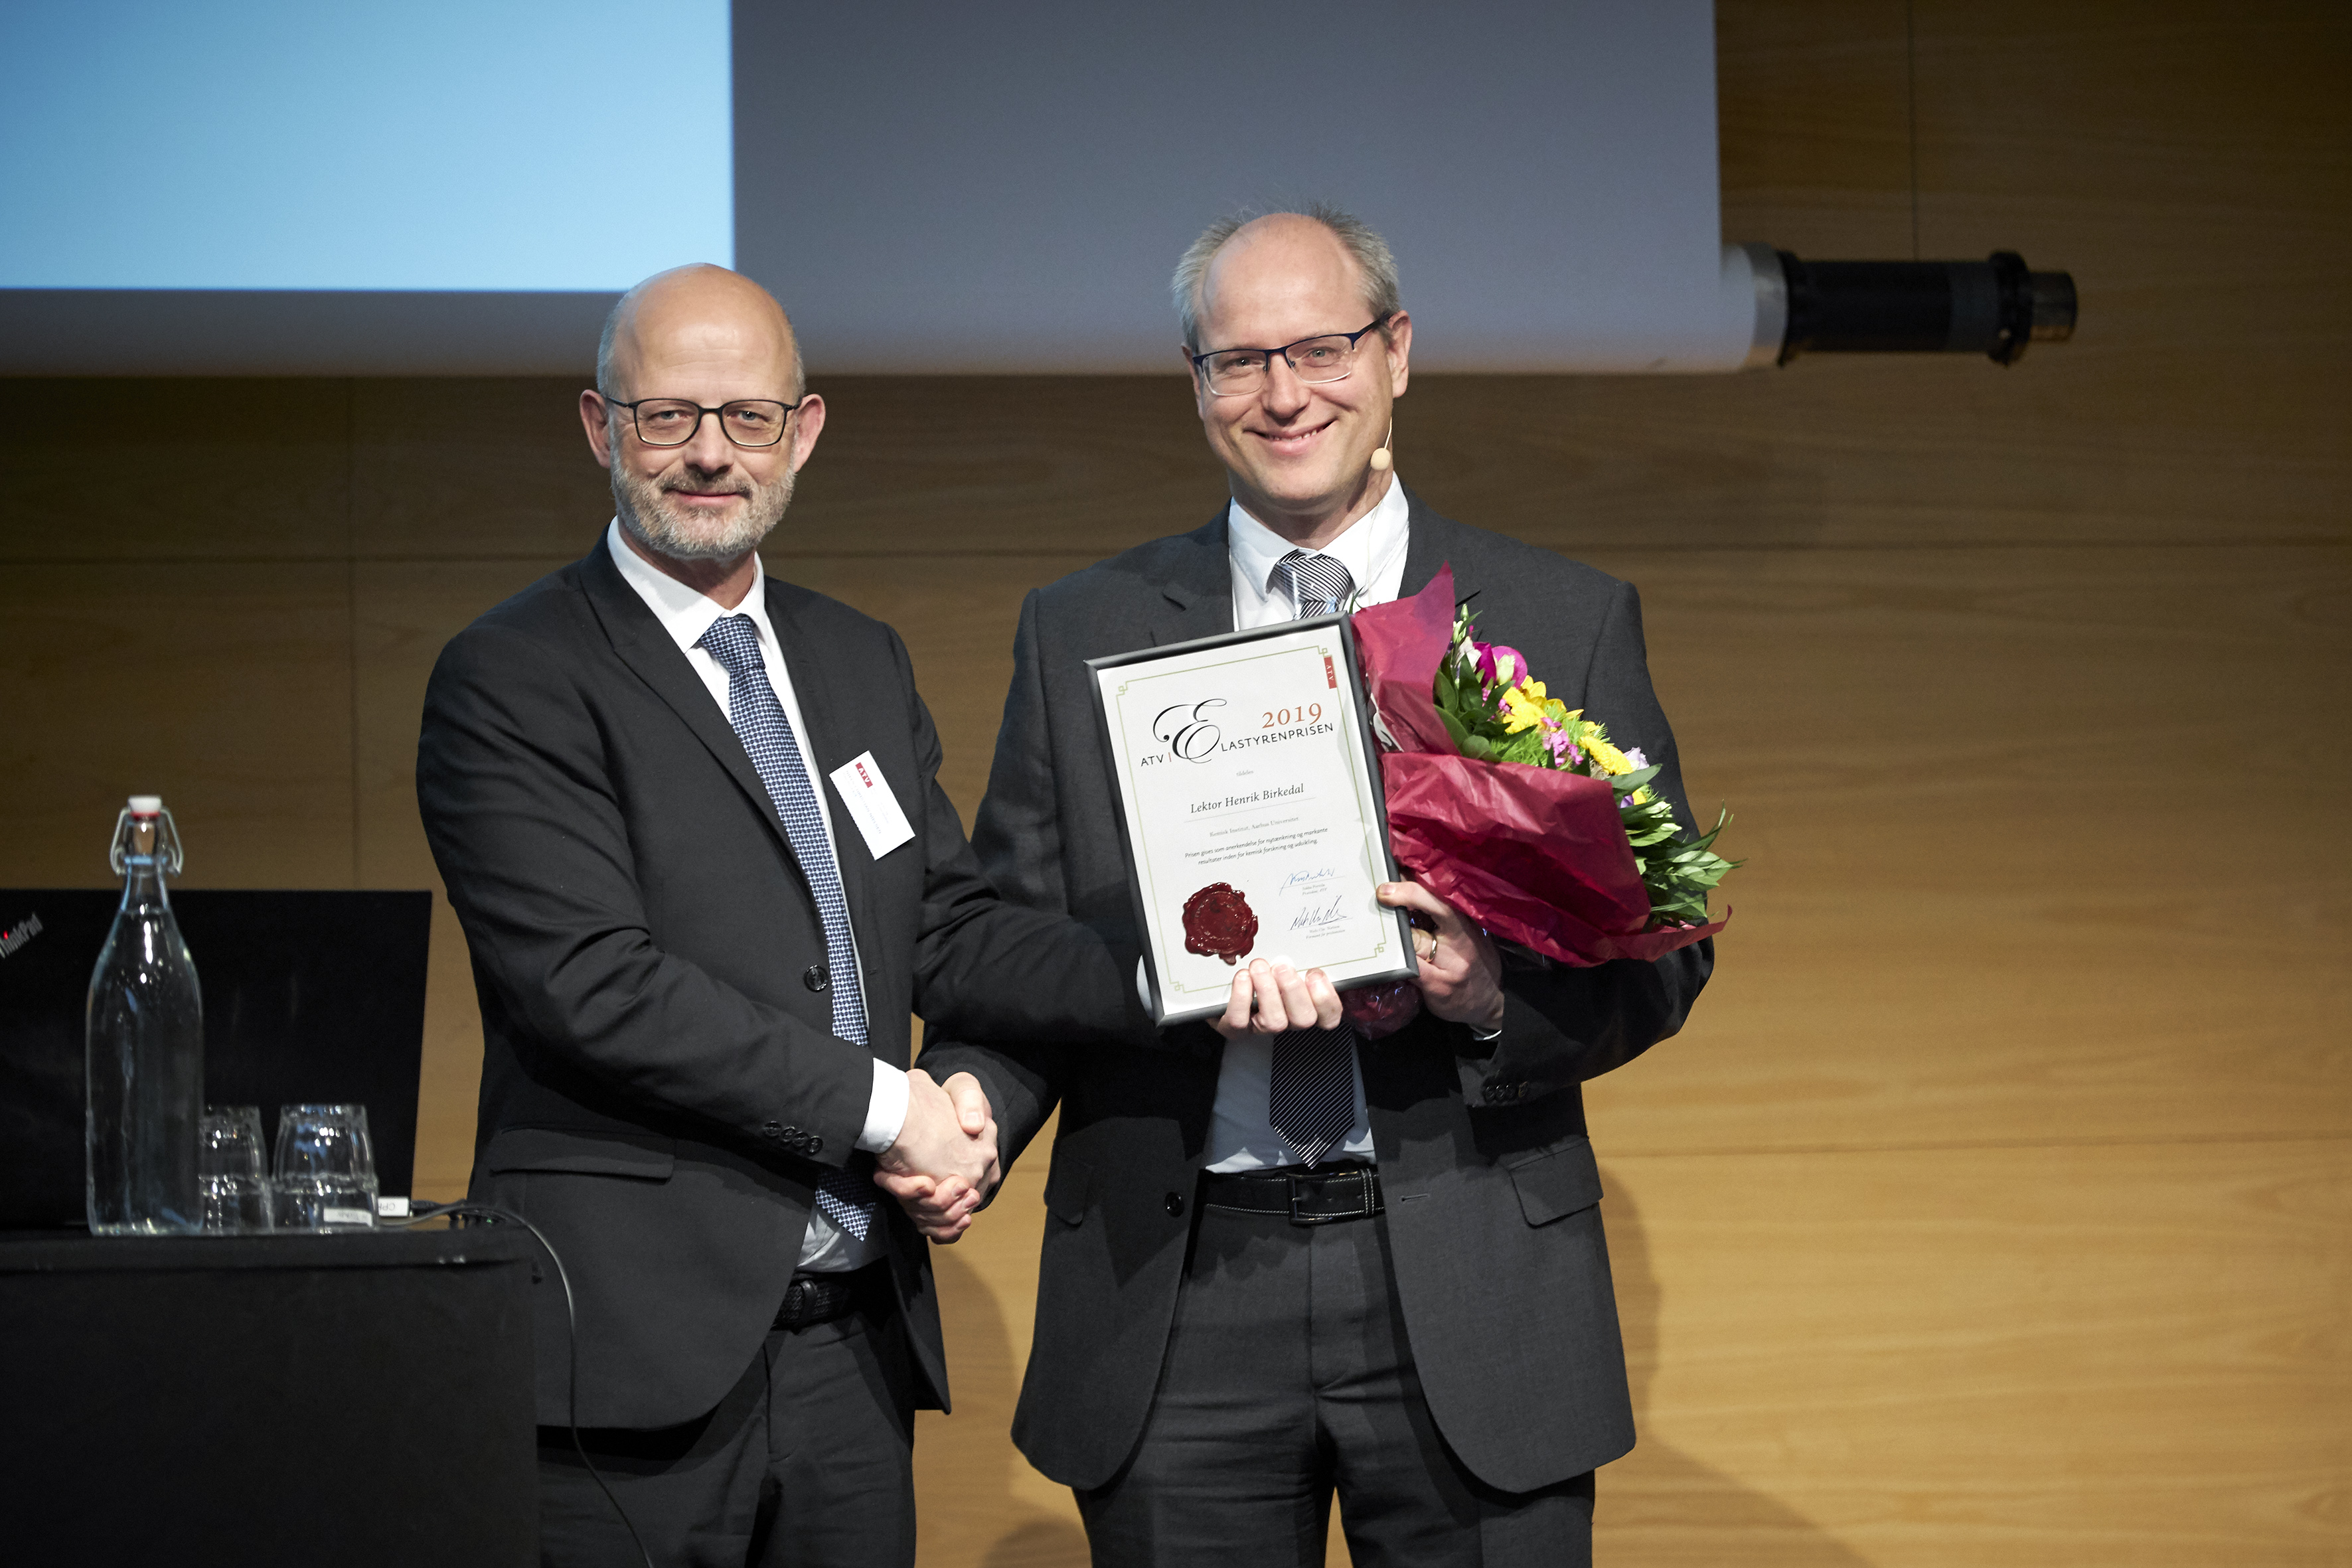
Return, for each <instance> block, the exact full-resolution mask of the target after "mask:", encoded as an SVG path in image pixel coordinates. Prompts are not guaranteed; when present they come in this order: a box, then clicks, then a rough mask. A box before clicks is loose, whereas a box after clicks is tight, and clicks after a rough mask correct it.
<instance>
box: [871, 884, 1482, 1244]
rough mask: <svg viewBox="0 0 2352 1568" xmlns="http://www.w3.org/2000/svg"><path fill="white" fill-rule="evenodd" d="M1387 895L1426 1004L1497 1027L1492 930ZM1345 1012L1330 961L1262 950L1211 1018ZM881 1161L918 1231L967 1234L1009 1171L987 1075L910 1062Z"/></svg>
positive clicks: (1411, 889)
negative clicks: (1408, 936)
mask: <svg viewBox="0 0 2352 1568" xmlns="http://www.w3.org/2000/svg"><path fill="white" fill-rule="evenodd" d="M1378 897H1379V899H1380V900H1381V903H1383V904H1386V905H1388V906H1390V907H1391V908H1392V909H1402V910H1407V911H1409V913H1410V915H1411V917H1412V922H1413V953H1414V956H1415V957H1416V958H1417V959H1418V960H1419V961H1420V964H1421V973H1420V975H1419V977H1418V979H1417V981H1416V982H1415V984H1418V985H1419V986H1420V988H1421V993H1422V1003H1423V1006H1424V1007H1426V1008H1427V1009H1428V1010H1429V1011H1430V1012H1431V1013H1432V1014H1433V1015H1435V1016H1438V1017H1440V1018H1445V1019H1449V1020H1452V1021H1454V1022H1456V1023H1463V1024H1468V1025H1470V1026H1473V1027H1475V1028H1479V1029H1492V1028H1494V1027H1496V1026H1498V1025H1499V1024H1500V1023H1501V1020H1502V1012H1503V990H1502V960H1501V958H1500V957H1499V956H1498V955H1497V954H1496V952H1495V944H1494V943H1493V942H1492V941H1490V940H1489V939H1488V938H1487V936H1486V932H1485V931H1481V930H1480V929H1479V928H1478V927H1476V926H1475V925H1473V924H1471V923H1470V922H1469V921H1465V920H1464V919H1463V918H1462V916H1461V915H1460V914H1459V913H1457V912H1456V911H1455V910H1454V907H1453V906H1452V905H1450V904H1448V903H1446V902H1445V901H1444V900H1442V899H1439V898H1438V897H1437V896H1436V895H1435V894H1433V893H1432V892H1430V891H1429V890H1428V889H1425V888H1423V887H1422V886H1421V885H1420V884H1419V883H1417V882H1384V883H1382V884H1381V888H1380V889H1379V894H1378ZM1340 1017H1341V1005H1340V1001H1339V992H1338V991H1337V990H1336V989H1335V988H1334V987H1333V986H1332V984H1331V982H1330V979H1329V977H1328V976H1327V975H1325V973H1323V972H1322V971H1321V970H1319V969H1310V970H1307V971H1306V972H1305V973H1300V972H1299V971H1298V970H1297V969H1296V968H1294V967H1292V965H1291V963H1290V962H1289V961H1288V960H1287V959H1280V958H1277V959H1273V960H1268V959H1264V958H1260V959H1255V960H1253V961H1252V962H1251V963H1249V964H1248V965H1247V966H1246V967H1244V968H1242V969H1239V970H1236V971H1235V972H1234V984H1233V990H1232V993H1231V994H1230V995H1229V997H1228V998H1227V1001H1226V1004H1225V1010H1224V1012H1223V1013H1222V1014H1220V1015H1218V1016H1216V1017H1214V1018H1213V1019H1211V1020H1210V1021H1209V1022H1210V1024H1211V1026H1213V1028H1215V1030H1216V1031H1217V1033H1218V1034H1220V1035H1222V1036H1223V1037H1225V1038H1226V1039H1228V1040H1233V1039H1238V1038H1240V1037H1243V1036H1244V1035H1262V1036H1270V1035H1280V1034H1283V1033H1285V1032H1286V1031H1288V1030H1291V1029H1309V1028H1312V1029H1329V1028H1336V1027H1337V1026H1339V1022H1340ZM877 1166H878V1168H877V1170H876V1172H875V1173H874V1180H875V1182H876V1183H877V1184H878V1185H879V1186H881V1187H882V1188H883V1190H884V1191H886V1192H887V1193H889V1194H890V1195H891V1196H893V1197H895V1198H897V1199H898V1203H899V1205H900V1206H901V1207H903V1208H904V1209H905V1210H906V1211H907V1215H908V1218H910V1219H912V1220H913V1221H914V1222H915V1228H916V1229H917V1230H918V1231H919V1232H921V1233H922V1234H923V1235H924V1236H925V1237H929V1239H930V1240H932V1241H934V1242H938V1243H940V1244H941V1245H943V1246H944V1245H947V1244H950V1243H952V1242H954V1241H956V1240H957V1239H958V1238H959V1237H961V1236H962V1235H963V1233H964V1232H965V1231H967V1230H969V1229H971V1222H972V1216H973V1215H975V1214H976V1213H978V1212H979V1209H980V1207H981V1205H982V1204H984V1203H986V1202H987V1201H988V1197H989V1194H992V1192H994V1191H995V1190H996V1184H997V1183H998V1182H999V1181H1000V1180H1001V1179H1002V1178H1003V1166H1002V1164H1001V1163H1000V1154H999V1150H998V1142H997V1130H996V1116H995V1112H994V1110H993V1109H992V1107H991V1106H990V1105H989V1103H988V1095H987V1093H986V1091H985V1090H983V1089H982V1087H981V1083H980V1080H979V1079H976V1078H974V1077H973V1076H972V1075H971V1074H970V1073H968V1072H960V1073H955V1074H952V1075H950V1077H949V1078H948V1079H947V1080H946V1081H945V1082H944V1083H935V1082H933V1081H932V1079H931V1078H930V1076H929V1074H928V1073H926V1072H924V1071H923V1070H922V1068H914V1069H912V1070H911V1071H909V1072H908V1074H907V1119H906V1121H905V1122H904V1123H903V1124H902V1125H901V1127H900V1129H899V1131H898V1141H897V1142H894V1143H892V1144H891V1145H890V1147H889V1148H888V1149H887V1150H885V1151H884V1152H882V1153H881V1154H880V1155H879V1156H878V1157H877Z"/></svg>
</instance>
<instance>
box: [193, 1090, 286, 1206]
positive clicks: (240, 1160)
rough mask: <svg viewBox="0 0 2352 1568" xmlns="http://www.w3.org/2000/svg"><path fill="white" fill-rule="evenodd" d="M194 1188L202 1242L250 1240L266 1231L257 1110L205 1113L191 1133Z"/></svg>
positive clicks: (216, 1108) (214, 1108) (211, 1108)
mask: <svg viewBox="0 0 2352 1568" xmlns="http://www.w3.org/2000/svg"><path fill="white" fill-rule="evenodd" d="M196 1187H197V1191H198V1194H199V1196H200V1198H201V1199H202V1202H203V1205H204V1231H205V1235H206V1236H249V1235H252V1234H254V1233H255V1232H257V1231H266V1230H268V1229H269V1228H270V1220H271V1215H270V1209H271V1203H270V1195H269V1178H268V1177H267V1176H265V1175H263V1174H262V1173H261V1107H259V1106H257V1105H207V1106H205V1115H204V1120H203V1121H201V1122H199V1123H198V1124H197V1127H196Z"/></svg>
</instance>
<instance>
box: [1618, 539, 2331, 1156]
mask: <svg viewBox="0 0 2352 1568" xmlns="http://www.w3.org/2000/svg"><path fill="white" fill-rule="evenodd" d="M1605 563H1607V564H1610V565H1612V566H1614V567H1616V568H1618V569H1620V570H1622V571H1623V572H1624V573H1625V574H1627V575H1629V576H1631V577H1633V578H1634V579H1635V580H1637V581H1638V582H1640V583H1641V584H1642V585H1643V591H1644V608H1645V612H1646V620H1647V624H1648V629H1649V633H1650V639H1651V647H1652V649H1653V656H1652V658H1653V666H1654V672H1655V675H1656V679H1657V683H1658V687H1659V690H1660V692H1661V695H1662V697H1663V698H1664V700H1665V702H1666V704H1667V710H1668V712H1669V714H1670V715H1672V716H1673V718H1674V719H1675V724H1676V728H1677V732H1678V739H1679V740H1680V742H1681V743H1682V745H1683V748H1684V751H1685V755H1686V757H1687V758H1688V782H1689V784H1690V788H1691V792H1692V795H1693V797H1694V800H1695V801H1696V802H1697V803H1699V804H1700V805H1702V807H1703V808H1704V809H1705V810H1706V811H1707V812H1708V813H1709V814H1711V813H1712V810H1713V805H1714V803H1715V802H1717V801H1718V800H1728V801H1729V802H1730V803H1731V805H1732V807H1733V809H1734V811H1735V812H1736V813H1737V814H1738V820H1737V821H1736V822H1735V823H1734V825H1733V826H1732V828H1731V829H1730V830H1729V832H1728V833H1727V835H1726V837H1725V840H1724V846H1725V848H1726V851H1727V853H1729V854H1731V855H1734V856H1744V857H1748V858H1749V860H1750V864H1749V865H1748V866H1747V867H1746V868H1743V869H1741V870H1740V871H1738V872H1736V873H1734V874H1733V876H1732V877H1731V878H1730V879H1729V881H1728V882H1727V884H1726V889H1725V891H1726V895H1727V901H1728V902H1729V903H1730V904H1731V905H1732V906H1733V908H1734V909H1735V910H1737V914H1736V915H1735V918H1734V921H1733V924H1732V927H1731V930H1730V931H1729V932H1727V935H1726V936H1725V938H1724V940H1723V942H1722V955H1723V966H1722V970H1721V973H1720V975H1719V977H1718V979H1717V983H1716V984H1715V985H1714V986H1713V987H1712V988H1711V990H1710V993H1709V994H1708V995H1707V996H1706V998H1705V999H1704V1001H1703V1003H1702V1005H1701V1006H1700V1008H1699V1009H1698V1011H1697V1013H1696V1015H1695V1016H1694V1019H1693V1022H1692V1024H1691V1026H1690V1027H1689V1029H1688V1030H1687V1031H1686V1032H1685V1035H1684V1037H1681V1038H1679V1039H1677V1040H1675V1041H1672V1042H1670V1043H1668V1044H1667V1045H1665V1046H1663V1047H1659V1048H1658V1050H1656V1051H1655V1052H1654V1053H1653V1054H1652V1056H1651V1057H1650V1058H1648V1059H1646V1060H1644V1061H1643V1062H1642V1063H1640V1064H1638V1065H1637V1066H1636V1067H1634V1068H1631V1069H1629V1070H1627V1071H1625V1072H1622V1073H1619V1074H1616V1075H1613V1076H1612V1077H1610V1078H1608V1079H1602V1080H1601V1082H1599V1083H1597V1084H1595V1085H1594V1086H1593V1088H1592V1097H1593V1101H1594V1104H1595V1106H1596V1108H1597V1110H1596V1115H1597V1117H1598V1119H1599V1121H1600V1123H1601V1125H1602V1126H1604V1127H1605V1128H1606V1131H1607V1142H1606V1144H1605V1146H1606V1147H1608V1148H1611V1149H1615V1150H1619V1151H1630V1150H1644V1151H1652V1150H1654V1151H1665V1150H1682V1151H1703V1150H1707V1149H1717V1148H1790V1149H1795V1148H1836V1147H1884V1146H1886V1145H1890V1144H1936V1143H1949V1142H1988V1141H1990V1142H2001V1141H2007V1140H2013V1139H2039V1138H2053V1137H2054V1138H2065V1137H2081V1138H2098V1139H2108V1138H2194V1137H2214V1136H2247V1135H2252V1134H2257V1133H2286V1132H2296V1133H2311V1132H2332V1133H2336V1134H2339V1135H2341V1134H2346V1133H2352V996H2347V994H2346V993H2345V991H2344V990H2343V989H2342V988H2340V987H2324V986H2322V985H2321V984H2317V981H2318V980H2319V977H2321V976H2324V975H2326V974H2328V973H2331V972H2332V971H2333V970H2334V969H2335V968H2336V967H2337V965H2338V964H2339V963H2340V958H2341V954H2342V952H2343V949H2344V942H2345V936H2346V929H2345V910H2344V905H2343V900H2342V898H2341V896H2340V893H2339V892H2338V890H2337V888H2336V878H2335V876H2334V873H2333V870H2332V868H2331V866H2330V864H2329V862H2328V860H2327V858H2326V857H2325V856H2324V855H2317V856H2314V855H2305V854H2301V853H2295V852H2281V847H2282V846H2284V845H2286V844H2322V843H2325V842H2327V841H2328V839H2329V838H2330V836H2331V835H2332V834H2333V832H2334V828H2333V826H2332V824H2333V822H2334V820H2335V818H2336V816H2337V815H2338V814H2339V813H2340V812H2341V810H2342V809H2343V806H2344V804H2345V795H2344V780H2345V779H2346V778H2347V776H2352V742H2347V741H2346V739H2345V736H2346V735H2347V732H2348V731H2352V686H2347V683H2346V681H2345V679H2344V671H2345V670H2346V669H2347V668H2352V551H2347V550H2346V549H2342V548H2337V547H2328V548H2322V549H2279V550H2252V549H2249V550H2233V551H2226V552H2224V551H2212V550H2158V549H2148V550H2138V551H2129V552H2123V551H2115V550H2058V549H2053V550H2039V551H1965V552H1951V551H1856V552H1844V551H1811V552H1755V553H1733V552H1721V553H1708V552H1696V553H1688V554H1674V555H1654V556H1649V557H1639V556H1634V555H1632V554H1628V555H1625V556H1622V557H1609V558H1606V560H1605ZM2247 765H2250V766H2251V769H2252V772H2251V773H2249V774H2247V775H2245V776H2244V777H2243V782H2242V787H2238V784H2237V781H2238V779H2239V776H2240V775H2239V774H2238V772H2237V770H2238V769H2239V768H2240V767H2241V766H2247Z"/></svg>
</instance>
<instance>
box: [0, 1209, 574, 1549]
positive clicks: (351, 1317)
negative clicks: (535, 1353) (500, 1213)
mask: <svg viewBox="0 0 2352 1568" xmlns="http://www.w3.org/2000/svg"><path fill="white" fill-rule="evenodd" d="M532 1251H533V1249H532V1247H531V1242H530V1237H528V1236H526V1235H523V1234H521V1233H520V1231H515V1232H509V1231H505V1230H500V1229H495V1228H493V1229H474V1230H444V1231H416V1232H396V1231H378V1232H373V1233H355V1234H348V1235H288V1236H263V1237H169V1238H146V1237H138V1238H132V1237H122V1238H115V1237H104V1238H100V1237H87V1236H79V1237H61V1236H58V1235H56V1234H54V1233H52V1234H46V1235H30V1234H25V1233H16V1234H12V1235H7V1236H5V1237H0V1412H5V1415H0V1499H5V1501H0V1520H5V1527H0V1534H5V1546H0V1554H5V1557H6V1559H7V1560H8V1561H9V1562H12V1563H25V1564H27V1565H28V1568H31V1565H33V1564H50V1563H61V1564H75V1565H77V1568H99V1565H101V1564H115V1563H122V1564H142V1565H143V1564H154V1563H171V1564H173V1565H175V1568H180V1565H194V1564H211V1563H223V1564H228V1563H236V1564H253V1563H271V1564H274V1563H289V1564H319V1565H321V1568H325V1565H328V1564H332V1565H334V1568H360V1565H362V1564H383V1565H384V1568H394V1565H399V1568H416V1565H419V1564H425V1565H429V1568H470V1565H472V1564H477V1563H479V1564H497V1565H499V1568H529V1565H530V1564H532V1563H536V1562H537V1561H538V1555H539V1546H538V1540H539V1530H538V1518H537V1511H536V1503H535V1496H534V1486H535V1472H534V1464H535V1458H534V1456H535V1446H534V1444H535V1427H534V1426H533V1414H532V1406H531V1373H532V1363H531V1342H530V1305H529V1300H528V1297H529V1292H530V1279H531V1272H532V1268H533V1258H532Z"/></svg>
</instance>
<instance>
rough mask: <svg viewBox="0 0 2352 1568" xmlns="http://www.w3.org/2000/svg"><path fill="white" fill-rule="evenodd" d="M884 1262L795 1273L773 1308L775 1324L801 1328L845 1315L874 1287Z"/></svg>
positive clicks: (876, 1284)
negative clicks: (781, 1300) (833, 1270)
mask: <svg viewBox="0 0 2352 1568" xmlns="http://www.w3.org/2000/svg"><path fill="white" fill-rule="evenodd" d="M888 1267H889V1265H888V1264H887V1263H869V1264H867V1265H866V1267H865V1268H853V1269H851V1270H849V1271H848V1272H847V1273H845V1274H795V1275H793V1282H792V1283H791V1284H789V1285H787V1286H785V1287H784V1304H783V1305H782V1306H781V1307H779V1308H777V1309H776V1327H778V1328H780V1329H805V1328H808V1327H810V1326H811V1325H812V1324H815V1323H829V1322H831V1321H834V1320H835V1318H845V1317H847V1316H849V1314H850V1313H852V1312H854V1311H856V1310H857V1306H858V1303H859V1302H861V1301H863V1300H866V1298H867V1297H868V1296H870V1295H872V1294H873V1293H874V1292H875V1291H876V1290H877V1289H879V1288H880V1286H881V1284H882V1279H883V1276H882V1270H883V1269H885V1268H888Z"/></svg>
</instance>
